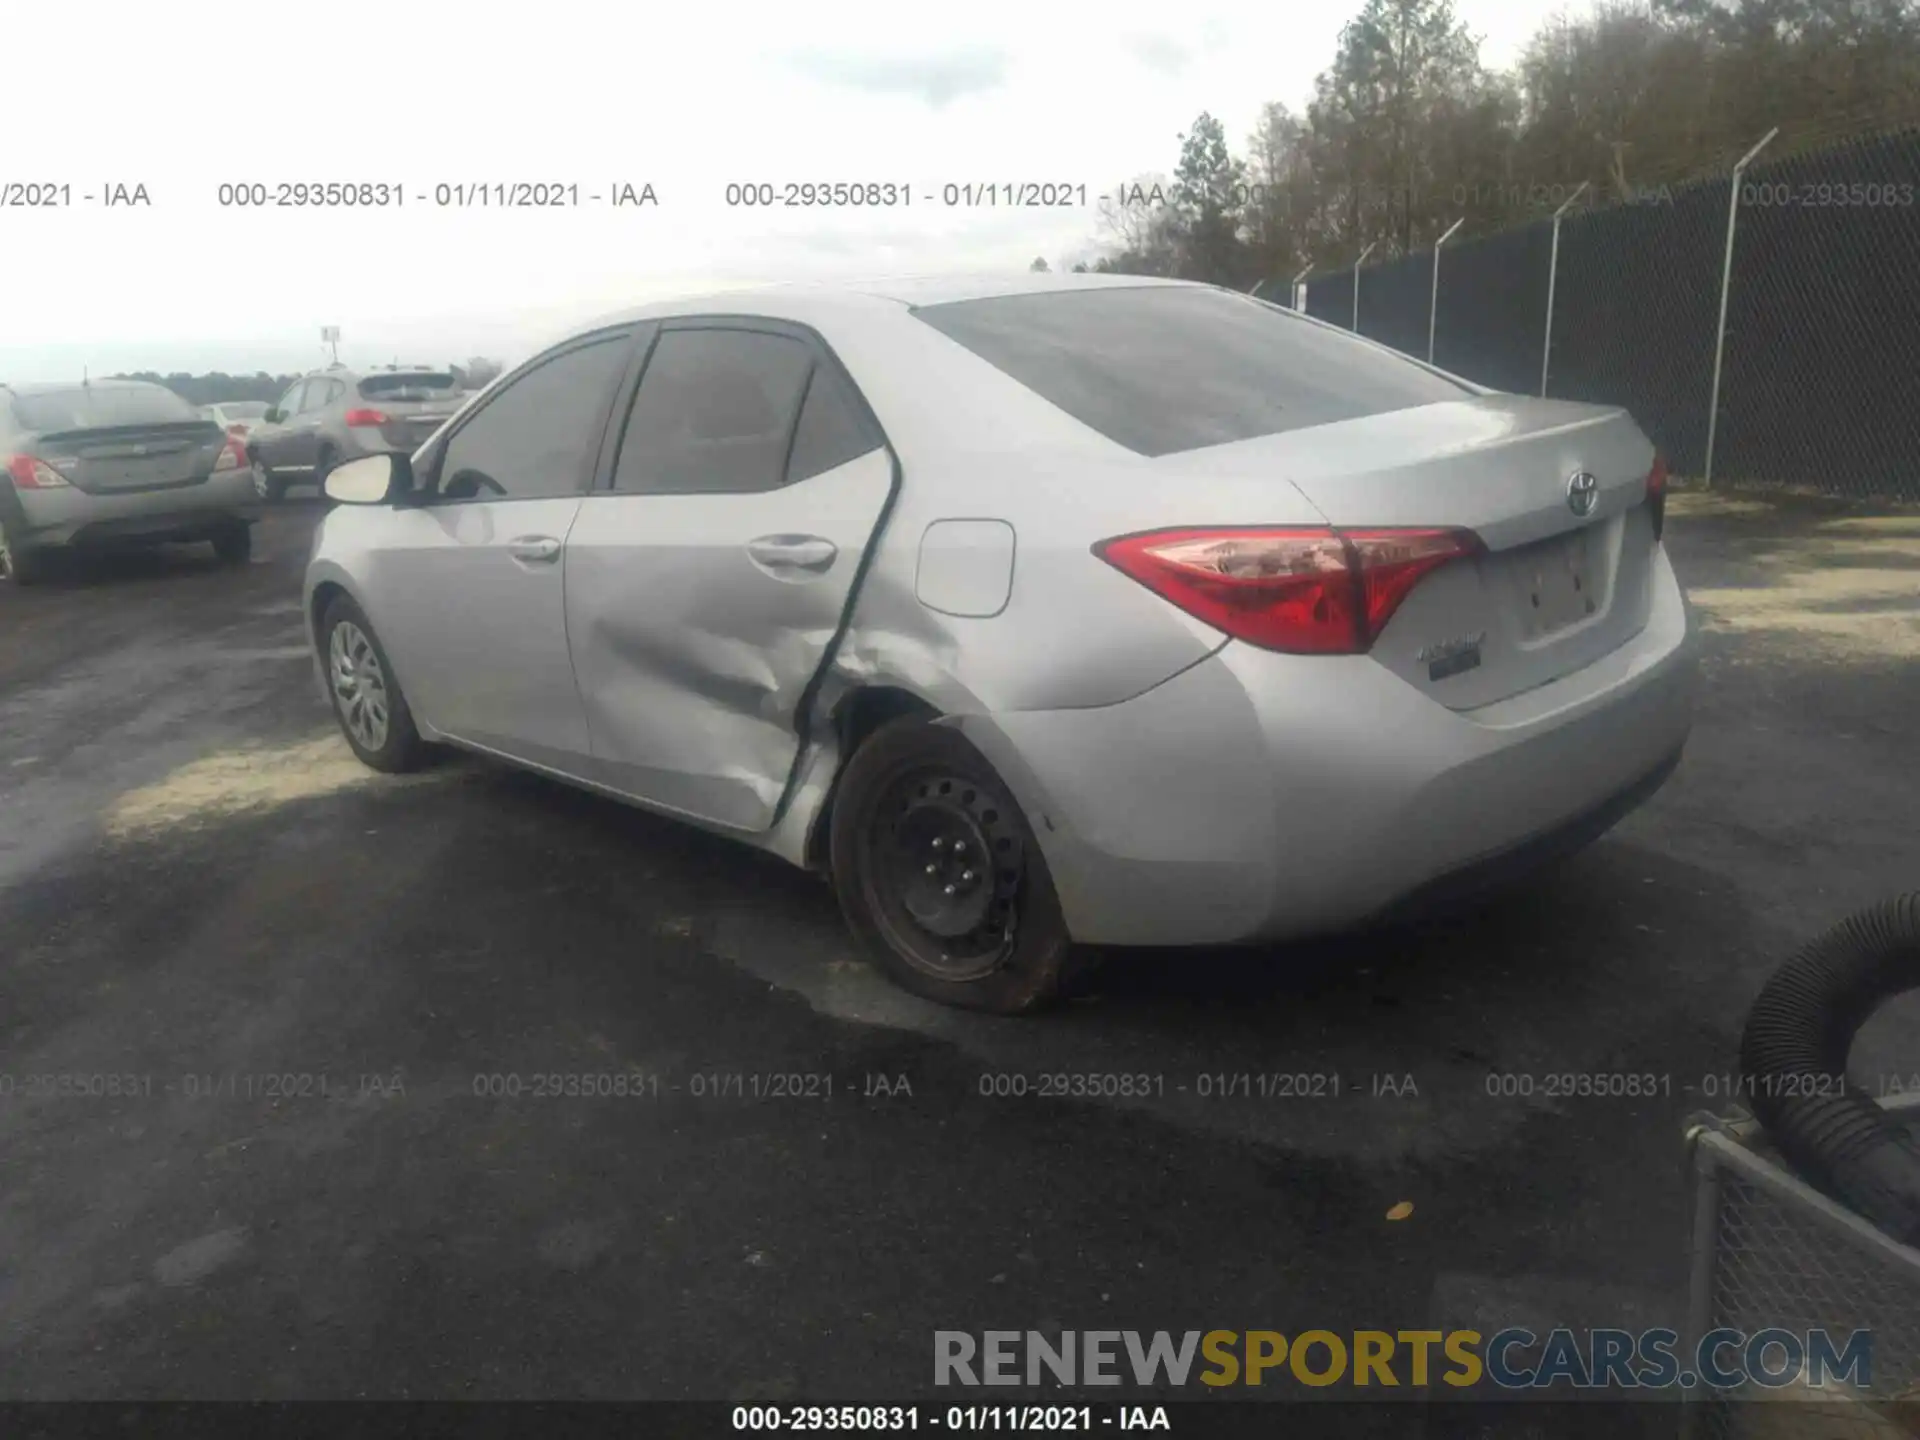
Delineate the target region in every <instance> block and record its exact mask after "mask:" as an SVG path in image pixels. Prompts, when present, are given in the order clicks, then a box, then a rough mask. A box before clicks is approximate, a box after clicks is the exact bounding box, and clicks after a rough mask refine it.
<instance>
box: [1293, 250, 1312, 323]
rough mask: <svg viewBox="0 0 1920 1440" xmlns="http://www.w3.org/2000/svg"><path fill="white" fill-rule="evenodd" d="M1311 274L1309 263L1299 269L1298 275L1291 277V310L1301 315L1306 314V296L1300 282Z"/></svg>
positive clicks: (1310, 264)
mask: <svg viewBox="0 0 1920 1440" xmlns="http://www.w3.org/2000/svg"><path fill="white" fill-rule="evenodd" d="M1312 273H1313V265H1312V263H1311V262H1309V263H1308V264H1307V265H1305V266H1303V267H1302V268H1301V270H1300V273H1299V274H1298V275H1296V276H1294V277H1293V308H1294V309H1296V310H1298V311H1299V312H1300V313H1301V314H1302V315H1304V314H1306V313H1307V296H1306V291H1305V290H1303V289H1302V288H1301V282H1302V281H1304V280H1305V279H1306V278H1307V276H1309V275H1311V274H1312Z"/></svg>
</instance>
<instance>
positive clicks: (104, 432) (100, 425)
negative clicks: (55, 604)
mask: <svg viewBox="0 0 1920 1440" xmlns="http://www.w3.org/2000/svg"><path fill="white" fill-rule="evenodd" d="M0 466H4V469H3V470H0V576H3V577H5V578H6V579H9V580H11V581H12V582H13V583H14V584H18V585H26V584H31V583H33V582H34V581H36V580H38V579H40V578H41V577H42V576H43V575H44V574H45V572H46V566H47V561H48V559H49V557H50V556H51V555H52V554H53V552H55V551H58V550H61V549H65V548H97V547H108V546H129V545H158V544H162V543H165V542H169V541H181V542H192V541H197V540H204V541H211V542H212V544H213V548H214V551H215V552H216V553H217V554H218V555H219V556H220V558H221V559H222V560H225V561H228V562H231V563H234V564H239V563H241V562H243V561H245V560H246V559H247V558H248V556H249V555H250V554H251V553H252V533H253V532H252V529H251V525H252V522H253V519H254V516H255V513H256V510H257V508H258V501H257V500H256V498H255V496H254V493H253V485H252V482H251V480H250V478H249V476H248V472H247V460H246V454H245V451H244V449H243V446H242V442H241V440H240V438H239V437H238V436H236V435H229V434H227V433H226V431H224V430H223V429H221V427H220V426H219V425H218V424H217V423H215V422H214V421H212V420H209V419H207V418H206V417H204V416H203V415H201V414H200V413H199V412H198V411H197V410H195V409H194V407H193V406H192V405H189V404H188V403H187V402H186V401H185V400H183V399H181V398H180V397H179V396H178V395H176V394H174V392H173V391H171V390H169V389H167V388H166V387H165V386H163V385H152V384H148V383H146V382H145V381H140V380H112V381H101V382H99V383H96V384H81V385H73V384H61V385H14V386H7V385H0Z"/></svg>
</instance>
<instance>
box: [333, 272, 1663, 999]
mask: <svg viewBox="0 0 1920 1440" xmlns="http://www.w3.org/2000/svg"><path fill="white" fill-rule="evenodd" d="M327 491H328V495H329V497H330V498H332V499H334V500H336V501H339V502H342V503H340V504H339V505H338V508H336V509H334V510H332V511H330V512H329V513H328V515H327V517H326V519H325V520H324V521H323V522H322V523H321V525H320V527H319V530H318V533H317V534H316V536H315V544H314V550H313V554H312V557H311V560H310V562H309V565H308V570H307V581H306V600H307V616H308V621H309V624H310V627H311V630H310V633H311V636H312V642H313V645H314V651H315V659H316V662H317V665H318V667H319V670H320V673H321V675H322V677H323V678H324V682H325V684H326V686H327V690H328V693H329V695H330V697H331V700H332V703H333V707H334V710H335V713H336V715H337V717H338V719H339V722H340V726H341V729H342V731H343V733H344V734H345V736H346V739H347V742H348V744H350V745H351V746H352V747H353V749H354V751H355V752H356V753H357V754H358V755H359V756H360V758H361V759H362V760H363V761H365V762H366V763H367V764H368V765H371V766H373V767H375V768H376V769H382V770H402V769H406V768H407V767H409V766H411V765H412V764H414V763H416V762H417V761H418V759H419V758H420V755H421V747H422V742H424V741H434V740H444V741H448V742H451V743H454V744H457V745H460V746H463V747H466V748H468V749H473V750H477V751H481V752H484V753H487V754H490V755H494V756H497V757H501V758H504V759H506V760H509V761H513V762H516V763H518V764H521V765H524V766H527V767H530V768H532V769H535V770H538V771H540V772H542V773H544V774H547V775H552V776H557V777H560V778H563V779H567V780H570V781H572V782H574V783H576V784H580V785H583V786H586V787H588V788H590V789H593V790H596V791H598V792H600V793H603V794H609V795H614V796H618V797H620V798H622V799H625V800H628V801H630V802H633V803H636V804H639V805H642V806H645V807H648V808H650V809H654V810H657V811H660V812H662V813H665V814H669V815H673V816H677V817H679V818H681V819H683V820H688V821H691V822H693V823H695V824H699V825H702V826H704V827H706V828H708V829H710V830H713V831H716V832H718V833H721V834H725V835H730V836H733V837H735V838H737V839H740V840H743V841H745V842H747V843H749V844H753V845H756V846H759V847H760V848H763V849H766V850H769V851H771V852H773V853H775V854H777V855H779V856H781V857H783V858H785V859H787V860H789V861H791V862H794V863H796V864H801V865H808V866H813V867H816V868H819V869H822V870H825V871H826V872H827V873H828V874H829V875H830V876H831V878H832V882H833V884H834V886H835V888H836V890H837V892H838V896H839V900H840V904H841V907H842V910H843V912H844V913H845V915H846V917H847V920H848V922H849V925H850V928H851V929H852V931H853V932H854V934H855V935H856V936H857V937H858V938H859V940H860V941H861V942H862V943H863V944H864V945H865V947H866V948H867V950H868V951H869V952H870V953H871V954H872V955H873V957H874V958H875V960H876V961H877V962H878V963H879V965H880V966H881V967H883V968H884V969H885V970H886V972H887V973H888V974H890V975H891V976H893V977H894V979H896V980H897V981H898V982H900V983H901V984H902V985H904V986H906V987H908V988H910V989H912V990H915V991H917V992H918V993H920V994H922V995H925V996H929V997H931V998H933V999H936V1000H941V1001H944V1002H947V1003H950V1004H959V1005H966V1006H973V1007H978V1008H980V1009H985V1010H990V1011H998V1012H1015V1011H1021V1010H1025V1009H1028V1008H1030V1007H1032V1006H1034V1005H1036V1004H1038V1003H1040V1002H1042V1001H1044V1000H1045V999H1047V998H1048V997H1049V996H1051V995H1053V994H1055V993H1056V992H1057V990H1058V988H1059V986H1060V984H1061V982H1062V978H1063V976H1064V975H1065V974H1067V973H1069V966H1068V963H1067V962H1068V958H1069V951H1070V946H1071V945H1072V944H1073V943H1074V942H1088V943H1092V944H1103V945H1211V944H1224V943H1234V942H1256V941H1260V942H1264V941H1274V940H1285V939H1290V938H1298V937H1304V936H1309V935H1313V934H1316V933H1320V932H1324V931H1327V930H1332V929H1338V928H1342V927H1345V926H1348V925H1352V924H1356V923H1362V922H1368V921H1371V920H1374V919H1378V918H1380V917H1383V916H1386V915H1391V914H1397V913H1403V912H1404V911H1405V910H1406V909H1407V908H1408V907H1414V908H1420V907H1424V906H1426V905H1427V904H1429V903H1430V902H1433V901H1436V900H1441V899H1443V898H1444V899H1446V900H1449V901H1451V900H1454V899H1457V897H1458V896H1459V895H1461V894H1464V893H1471V892H1472V891H1473V890H1475V889H1476V888H1479V887H1484V886H1486V885H1488V884H1490V883H1494V882H1496V881H1500V880H1502V879H1504V878H1507V877H1510V876H1511V875H1512V874H1514V873H1517V872H1521V871H1524V869H1525V868H1527V867H1529V866H1534V865H1539V864H1541V863H1543V862H1545V861H1547V860H1551V859H1553V858H1557V857H1558V856H1560V855H1562V854H1565V853H1567V852H1568V851H1569V850H1571V849H1574V848H1577V847H1578V846H1580V845H1582V844H1585V843H1586V842H1588V841H1590V840H1592V839H1594V838H1595V837H1597V836H1598V835H1600V834H1601V833H1602V832H1604V831H1605V830H1606V829H1607V828H1608V827H1609V826H1611V825H1612V824H1613V823H1614V822H1615V821H1616V820H1618V819H1619V818H1620V817H1621V816H1623V815H1624V814H1626V813H1627V812H1628V811H1630V810H1632V809H1633V808H1634V807H1635V806H1637V805H1638V804H1640V803H1641V802H1642V801H1644V800H1645V799H1646V798H1647V797H1648V796H1649V795H1650V794H1652V793H1653V791H1654V790H1656V789H1657V788H1658V787H1659V786H1660V785H1661V783H1662V782H1663V781H1664V780H1665V779H1666V777H1667V776H1668V775H1669V774H1670V773H1671V771H1672V770H1673V768H1674V766H1675V765H1676V763H1677V762H1678V759H1679V755H1680V751H1681V748H1682V745H1683V744H1684V742H1685V740H1686V738H1687V734H1688V731H1689V728H1690V725H1691V716H1692V690H1693V684H1694V671H1695V658H1694V650H1693V645H1692V644H1691V630H1690V626H1689V622H1688V617H1687V612H1686V608H1685V605H1684V602H1683V600H1682V596H1681V592H1680V586H1679V584H1678V582H1677V581H1676V579H1675V577H1674V571H1673V566H1672V565H1671V564H1670V563H1669V561H1668V558H1667V554H1666V551H1665V549H1664V546H1663V544H1662V529H1663V525H1664V519H1665V505H1666V469H1665V466H1664V464H1663V463H1662V461H1661V459H1660V457H1659V456H1658V454H1657V453H1656V452H1655V450H1654V447H1653V445H1652V444H1651V442H1650V441H1649V440H1648V439H1647V437H1646V436H1645V435H1644V434H1643V433H1642V432H1641V430H1640V428H1639V427H1638V426H1637V425H1636V424H1635V423H1634V422H1633V420H1632V418H1631V417H1630V416H1628V415H1627V413H1626V412H1625V411H1623V410H1620V409H1618V408H1616V407H1613V406H1606V405H1582V404H1574V403H1571V402H1568V401H1562V400H1541V399H1533V398H1529V397H1524V396H1517V395H1504V394H1497V393H1494V392H1491V391H1489V390H1487V389H1485V388H1484V387H1481V386H1477V385H1473V384H1471V383H1469V382H1467V381H1465V380H1462V379H1459V378H1458V377H1455V376H1451V375H1448V374H1445V373H1443V372H1441V371H1438V370H1436V369H1434V368H1433V367H1431V366H1428V365H1424V364H1422V363H1420V362H1418V361H1416V360H1412V359H1409V358H1408V357H1406V356H1404V355H1401V354H1398V353H1396V352H1394V351H1392V350H1389V349H1387V348H1386V347H1385V346H1382V345H1379V344H1376V343H1375V342H1373V341H1370V340H1365V339H1362V338H1360V337H1358V336H1355V335H1352V334H1350V333H1348V332H1347V331H1345V330H1342V329H1339V328H1336V327H1334V326H1331V325H1327V324H1324V323H1322V322H1320V321H1318V320H1312V319H1309V318H1307V317H1305V316H1302V315H1299V314H1296V313H1294V312H1292V311H1288V310H1283V309H1279V308H1276V307H1274V306H1271V305H1267V304H1264V303H1262V302H1260V301H1258V300H1254V299H1251V298H1249V297H1248V296H1245V295H1240V294H1236V293H1233V292H1230V291H1223V290H1218V289H1214V288H1212V287H1209V286H1202V285H1195V284H1190V283H1186V282H1180V281H1156V280H1146V279H1140V278H1136V277H1104V276H1100V277H1096V276H1079V275H1027V276H1020V277H1018V278H1005V279H994V280H988V281H975V282H966V281H960V280H953V281H941V282H900V283H896V284H884V285H877V286H873V287H868V288H863V289H854V288H849V289H829V288H816V287H792V288H788V287H780V288H776V289H772V290H766V291H762V292H759V293H758V294H742V293H734V294H729V295H726V296H723V297H716V298H714V299H711V300H706V301H700V300H691V301H679V302H673V303H667V304H656V305H652V306H649V307H647V308H645V309H642V310H638V311H634V312H630V313H628V314H626V315H624V316H617V317H613V318H610V319H608V320H605V321H603V322H602V323H601V324H599V325H598V326H595V327H593V328H591V329H587V330H583V331H581V332H580V333H578V334H576V335H575V336H573V337H572V338H571V339H570V340H568V341H566V342H564V343H562V344H559V345H557V346H554V347H553V348H550V349H548V350H545V351H543V352H542V353H540V354H539V355H537V356H536V357H535V358H534V359H532V360H530V361H528V362H527V363H526V364H524V365H522V366H520V367H519V368H518V369H517V370H515V371H512V372H509V373H508V374H507V375H505V376H503V377H502V378H501V379H500V380H499V381H497V382H496V383H495V384H494V385H493V386H492V387H491V388H490V389H489V390H488V391H487V392H486V393H485V394H484V395H482V396H481V397H480V398H479V399H478V400H477V401H475V402H474V403H473V404H472V405H471V406H470V407H469V408H468V409H467V410H466V411H465V412H463V414H462V415H461V416H460V417H459V418H458V419H457V420H455V421H454V422H453V423H452V424H450V425H449V426H447V427H446V428H445V429H444V430H442V431H441V432H440V434H438V435H437V436H435V437H434V438H433V439H432V440H430V441H429V442H428V443H427V444H426V445H424V446H423V447H422V448H421V449H420V450H419V451H417V452H416V453H415V454H414V455H413V456H412V457H407V456H399V455H385V456H373V457H369V458H367V459H365V460H362V461H358V462H356V463H355V464H353V465H352V466H349V467H342V468H341V469H339V470H336V471H335V472H334V475H333V477H332V479H331V481H330V482H329V484H328V487H327Z"/></svg>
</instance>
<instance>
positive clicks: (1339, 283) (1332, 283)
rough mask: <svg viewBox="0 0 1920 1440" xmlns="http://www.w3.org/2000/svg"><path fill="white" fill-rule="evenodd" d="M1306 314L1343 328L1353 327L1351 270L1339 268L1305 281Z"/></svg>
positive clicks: (1349, 328)
mask: <svg viewBox="0 0 1920 1440" xmlns="http://www.w3.org/2000/svg"><path fill="white" fill-rule="evenodd" d="M1302 288H1303V289H1305V290H1306V292H1307V314H1309V315H1311V316H1313V318H1314V319H1316V320H1324V321H1326V322H1327V323H1328V324H1329V325H1338V326H1339V327H1340V328H1341V329H1343V330H1351V329H1352V328H1353V271H1352V270H1350V269H1349V270H1339V271H1335V272H1334V273H1332V274H1330V275H1321V276H1319V277H1317V278H1315V279H1312V280H1309V281H1307V283H1306V285H1305V286H1303V287H1302Z"/></svg>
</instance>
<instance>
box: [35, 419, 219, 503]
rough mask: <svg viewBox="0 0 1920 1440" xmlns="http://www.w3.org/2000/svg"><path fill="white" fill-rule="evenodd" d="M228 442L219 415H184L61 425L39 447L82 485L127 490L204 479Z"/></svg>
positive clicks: (93, 490) (95, 490) (96, 490)
mask: <svg viewBox="0 0 1920 1440" xmlns="http://www.w3.org/2000/svg"><path fill="white" fill-rule="evenodd" d="M226 444H227V432H226V431H225V430H224V429H222V428H221V427H220V426H219V425H217V424H215V423H214V422H213V421H211V420H181V421H171V422H161V423H158V424H144V425H103V426H91V427H88V428H85V429H77V430H56V431H52V432H50V433H47V434H43V435H40V436H39V437H38V438H37V440H36V442H35V444H34V450H35V452H36V453H37V454H38V456H39V457H40V458H41V459H42V460H44V461H45V462H46V463H47V464H48V465H49V466H50V467H52V469H53V470H55V471H56V472H57V473H59V474H60V475H61V476H63V477H64V478H65V479H66V481H67V483H68V484H70V485H72V486H73V487H74V488H75V489H76V490H80V491H84V492H85V493H86V494H89V495H126V494H137V493H139V492H141V491H145V490H175V489H180V488H182V487H184V486H188V485H199V484H201V483H203V482H204V481H205V480H206V478H207V477H208V476H209V475H211V474H212V473H213V467H214V465H215V463H216V462H217V461H218V460H219V459H220V452H221V451H222V450H224V449H225V448H226Z"/></svg>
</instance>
